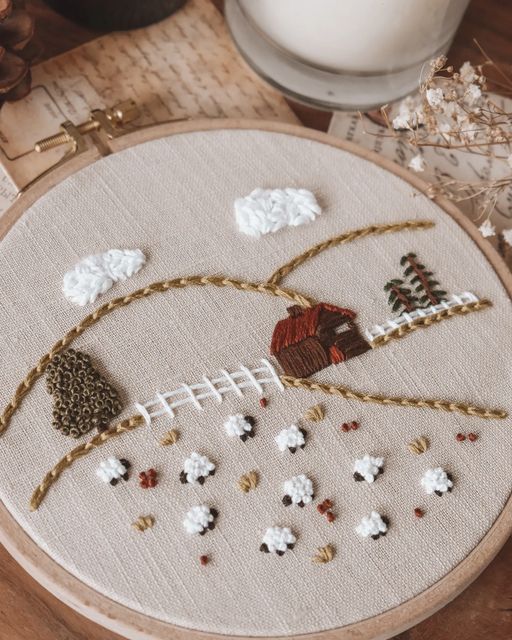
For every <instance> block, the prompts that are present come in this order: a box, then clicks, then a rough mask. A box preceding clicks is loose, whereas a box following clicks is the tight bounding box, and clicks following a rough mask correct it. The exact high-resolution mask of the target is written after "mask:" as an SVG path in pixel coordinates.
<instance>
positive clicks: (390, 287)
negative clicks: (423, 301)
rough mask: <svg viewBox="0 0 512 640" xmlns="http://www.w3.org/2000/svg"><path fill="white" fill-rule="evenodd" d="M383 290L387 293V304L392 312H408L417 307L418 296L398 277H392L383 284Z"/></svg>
mask: <svg viewBox="0 0 512 640" xmlns="http://www.w3.org/2000/svg"><path fill="white" fill-rule="evenodd" d="M384 291H386V292H387V293H388V294H389V295H388V304H389V306H390V307H391V310H392V311H393V313H397V312H398V311H399V312H400V313H403V312H404V311H406V312H407V313H410V312H411V311H414V309H417V308H418V298H417V296H415V295H414V293H413V292H412V291H411V288H410V287H409V286H408V285H407V284H406V283H405V282H404V281H403V280H400V278H393V280H389V281H388V282H386V284H385V285H384Z"/></svg>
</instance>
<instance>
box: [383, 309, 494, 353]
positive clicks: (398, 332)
mask: <svg viewBox="0 0 512 640" xmlns="http://www.w3.org/2000/svg"><path fill="white" fill-rule="evenodd" d="M489 307H492V302H491V301H490V300H487V299H485V298H484V299H483V300H477V301H476V302H468V303H467V304H464V305H461V306H459V307H452V308H451V309H442V310H441V311H437V313H434V314H433V315H431V316H425V317H424V318H415V319H414V320H412V321H411V322H410V323H408V324H404V325H402V326H400V327H397V328H396V329H393V330H392V331H390V332H389V333H387V334H386V335H382V336H376V337H375V338H374V339H373V341H372V342H371V346H372V349H376V348H377V347H380V346H382V345H384V344H387V343H388V342H389V341H390V340H398V339H400V338H403V337H404V336H407V335H409V334H410V333H412V332H414V331H416V330H417V329H425V328H427V327H431V326H432V325H433V324H437V323H439V322H441V321H442V320H446V319H448V318H454V317H456V316H465V315H467V314H468V313H472V312H473V311H482V310H483V309H488V308H489Z"/></svg>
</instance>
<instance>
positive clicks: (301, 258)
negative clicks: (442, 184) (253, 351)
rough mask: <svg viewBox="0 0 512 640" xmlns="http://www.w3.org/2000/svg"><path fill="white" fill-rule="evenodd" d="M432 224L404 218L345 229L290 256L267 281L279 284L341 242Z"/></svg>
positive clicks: (432, 224) (430, 226)
mask: <svg viewBox="0 0 512 640" xmlns="http://www.w3.org/2000/svg"><path fill="white" fill-rule="evenodd" d="M434 226H435V222H432V221H431V220H404V222H393V223H389V224H372V225H370V226H368V227H363V228H361V229H354V231H347V232H345V233H342V234H340V235H339V236H334V237H333V238H329V240H324V241H323V242H319V243H318V244H316V245H315V246H314V247H311V248H310V249H306V251H304V253H301V254H300V255H298V256H295V258H292V260H290V262H287V263H286V264H284V265H283V266H282V267H279V269H277V271H275V272H274V273H273V274H272V275H271V276H270V278H269V279H268V280H267V282H268V283H269V284H274V285H277V284H279V283H280V282H281V281H282V279H283V278H284V277H285V276H287V275H288V274H289V273H291V272H292V271H293V270H294V269H296V268H297V267H299V266H300V265H301V264H304V262H306V261H307V260H310V259H311V258H314V257H315V256H317V255H318V254H319V253H322V252H323V251H326V250H327V249H332V248H334V247H338V246H339V245H342V244H348V243H349V242H353V241H354V240H359V239H360V238H367V237H368V236H377V235H379V236H381V235H384V234H386V233H396V232H397V231H407V230H421V229H431V228H432V227H434Z"/></svg>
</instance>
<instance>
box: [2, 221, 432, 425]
mask: <svg viewBox="0 0 512 640" xmlns="http://www.w3.org/2000/svg"><path fill="white" fill-rule="evenodd" d="M434 225H435V223H434V222H432V221H430V220H405V221H404V222H399V223H392V224H383V225H370V226H368V227H364V228H362V229H356V230H355V231H350V232H347V233H343V234H341V235H339V236H335V237H334V238H331V239H330V240H327V241H325V242H322V243H320V244H318V245H316V246H314V247H312V248H311V249H310V250H309V251H307V252H305V253H303V254H302V255H300V256H297V257H296V258H294V259H293V260H292V261H291V262H289V263H287V264H286V265H284V266H283V267H281V269H279V270H278V271H276V273H275V274H274V275H273V276H272V277H271V278H270V279H269V280H268V281H267V282H265V283H253V282H245V281H243V280H237V279H234V278H228V277H223V276H209V277H207V276H190V277H185V278H174V279H171V280H164V281H162V282H154V283H153V284H150V285H148V286H147V287H144V288H142V289H138V290H137V291H134V292H133V293H131V294H129V295H127V296H124V297H120V298H116V299H114V300H111V301H110V302H107V303H106V304H104V305H103V306H101V307H99V308H98V309H96V311H93V312H92V313H91V314H90V315H88V316H87V317H86V318H84V320H82V322H80V323H79V324H78V325H76V326H75V327H74V328H73V329H71V330H70V331H69V332H68V333H67V334H66V335H65V336H64V337H63V338H62V339H61V340H59V342H57V343H56V344H55V345H54V346H53V347H52V348H51V349H50V351H49V352H48V353H47V354H46V355H44V356H43V357H42V358H41V359H40V360H39V362H38V363H37V364H36V366H35V367H34V368H33V369H31V370H30V371H29V373H28V374H27V375H26V377H25V378H24V380H23V381H22V382H21V383H20V385H19V386H18V388H17V389H16V391H15V393H14V396H13V398H12V399H11V401H10V402H9V404H8V405H7V406H6V407H5V409H4V410H3V412H2V414H1V415H0V435H2V433H3V432H4V431H5V430H6V429H7V427H8V426H9V423H10V421H11V419H12V416H13V415H14V413H15V412H16V410H17V409H18V408H19V406H20V405H21V403H22V402H23V399H24V397H25V396H26V395H27V393H28V392H29V391H30V390H31V389H32V387H33V386H34V384H35V383H36V381H37V380H38V379H39V378H40V377H41V376H42V375H43V374H44V372H45V370H46V367H47V366H48V364H49V363H50V360H51V359H52V358H53V357H54V356H56V355H57V354H58V353H60V352H61V351H63V350H64V349H65V348H66V347H68V346H69V345H70V344H71V343H72V342H73V340H74V339H75V338H77V337H78V336H80V335H81V334H82V333H83V332H84V331H85V329H87V328H88V327H91V326H93V325H94V324H96V322H98V321H99V320H100V319H101V318H102V317H104V316H106V315H107V314H109V313H111V312H112V311H114V309H118V308H121V307H124V306H126V305H128V304H130V303H131V302H133V301H134V300H139V299H142V298H146V297H148V296H150V295H152V294H153V293H161V292H165V291H168V290H169V289H180V288H183V287H186V286H190V285H197V286H204V285H213V286H216V287H233V288H234V289H238V290H241V291H254V292H259V293H268V294H270V295H274V296H277V297H282V298H285V299H288V300H290V301H292V302H296V303H297V304H298V305H300V306H302V307H311V306H312V305H313V300H311V299H310V298H307V297H305V296H302V295H300V294H299V293H296V292H294V291H292V290H290V289H283V288H280V287H278V286H277V283H276V282H273V281H274V280H277V281H278V282H279V281H280V280H282V278H283V277H284V276H285V275H286V274H287V273H290V271H292V269H294V268H296V267H297V266H299V265H300V264H302V263H303V262H305V261H306V260H308V259H309V258H311V257H314V256H316V255H318V254H319V253H321V252H322V251H325V250H326V249H329V248H331V247H335V246H337V245H340V244H344V243H348V242H351V241H353V240H356V239H358V238H362V237H366V236H368V235H376V234H384V233H394V232H397V231H402V230H404V229H428V228H431V227H433V226H434ZM281 271H283V273H282V274H281Z"/></svg>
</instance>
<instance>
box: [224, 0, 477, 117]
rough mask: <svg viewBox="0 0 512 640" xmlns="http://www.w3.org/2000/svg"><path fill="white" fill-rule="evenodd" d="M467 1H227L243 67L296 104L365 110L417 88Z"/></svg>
mask: <svg viewBox="0 0 512 640" xmlns="http://www.w3.org/2000/svg"><path fill="white" fill-rule="evenodd" d="M468 3H469V0H226V18H227V21H228V25H229V27H230V30H231V33H232V36H233V39H234V40H235V43H236V44H237V46H238V48H239V50H240V52H241V54H242V55H243V56H244V58H245V59H246V61H247V62H248V63H249V64H250V65H251V66H252V67H253V68H254V69H255V70H256V71H257V72H258V73H259V74H260V75H261V76H262V77H264V78H265V79H266V80H267V81H269V82H270V83H271V84H273V85H274V86H276V87H278V88H279V89H281V90H282V91H283V92H284V93H286V94H288V95H290V96H291V97H293V98H295V99H298V100H301V101H303V102H307V103H312V104H314V105H317V106H323V107H326V108H329V109H356V108H358V109H369V108H373V107H378V106H380V105H382V104H384V103H386V102H390V101H392V100H395V99H397V98H400V97H402V96H404V95H406V94H407V93H410V92H411V91H412V90H414V88H415V87H417V85H418V84H419V81H420V77H421V71H422V68H423V66H424V64H425V62H427V61H428V60H430V59H432V58H435V57H436V56H438V55H439V54H441V53H445V52H446V51H447V49H448V47H449V46H450V43H451V41H452V39H453V36H454V35H455V32H456V30H457V27H458V26H459V23H460V21H461V19H462V16H463V15H464V11H465V10H466V7H467V5H468Z"/></svg>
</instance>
